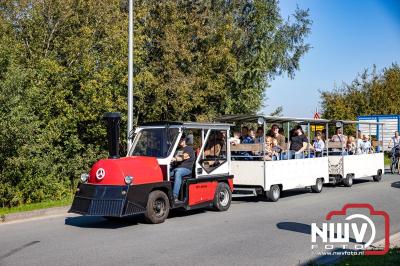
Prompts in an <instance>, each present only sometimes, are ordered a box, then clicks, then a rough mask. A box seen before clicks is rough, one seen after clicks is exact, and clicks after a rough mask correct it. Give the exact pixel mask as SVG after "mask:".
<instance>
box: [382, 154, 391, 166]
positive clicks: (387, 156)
mask: <svg viewBox="0 0 400 266" xmlns="http://www.w3.org/2000/svg"><path fill="white" fill-rule="evenodd" d="M384 161H385V165H390V164H391V163H392V159H391V158H390V157H389V155H388V154H387V153H385V156H384Z"/></svg>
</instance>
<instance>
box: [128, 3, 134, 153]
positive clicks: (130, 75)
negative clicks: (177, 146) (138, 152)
mask: <svg viewBox="0 0 400 266" xmlns="http://www.w3.org/2000/svg"><path fill="white" fill-rule="evenodd" d="M128 39H129V41H128V42H129V45H128V49H129V51H128V132H127V138H128V142H127V143H128V147H127V148H128V149H127V150H128V151H129V150H130V148H131V146H132V141H131V139H130V138H129V135H130V133H131V131H132V129H133V0H129V33H128Z"/></svg>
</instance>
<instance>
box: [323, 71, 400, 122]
mask: <svg viewBox="0 0 400 266" xmlns="http://www.w3.org/2000/svg"><path fill="white" fill-rule="evenodd" d="M321 99H322V110H323V117H324V118H331V119H348V120H354V119H356V118H357V116H359V115H371V114H399V113H400V106H399V104H398V99H400V68H399V66H398V65H397V64H393V65H392V66H390V67H388V68H385V69H383V70H382V71H381V72H377V70H376V68H375V66H374V67H373V69H372V71H369V70H365V71H364V72H363V73H362V74H360V75H358V76H357V77H356V78H355V79H354V81H353V82H351V83H350V84H343V85H342V86H341V87H339V88H336V89H334V90H333V91H331V92H330V91H325V92H321Z"/></svg>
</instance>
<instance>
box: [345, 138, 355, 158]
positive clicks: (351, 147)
mask: <svg viewBox="0 0 400 266" xmlns="http://www.w3.org/2000/svg"><path fill="white" fill-rule="evenodd" d="M346 150H347V153H348V154H349V155H353V154H356V150H357V145H356V139H355V138H354V137H353V136H349V138H348V139H347V144H346Z"/></svg>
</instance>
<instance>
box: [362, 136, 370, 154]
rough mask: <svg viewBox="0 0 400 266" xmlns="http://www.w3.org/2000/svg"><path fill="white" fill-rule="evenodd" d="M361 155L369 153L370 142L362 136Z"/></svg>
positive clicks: (367, 137) (366, 137)
mask: <svg viewBox="0 0 400 266" xmlns="http://www.w3.org/2000/svg"><path fill="white" fill-rule="evenodd" d="M360 149H361V153H362V154H368V153H370V151H371V142H370V141H369V136H368V135H364V137H363V141H362V142H361V145H360Z"/></svg>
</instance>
